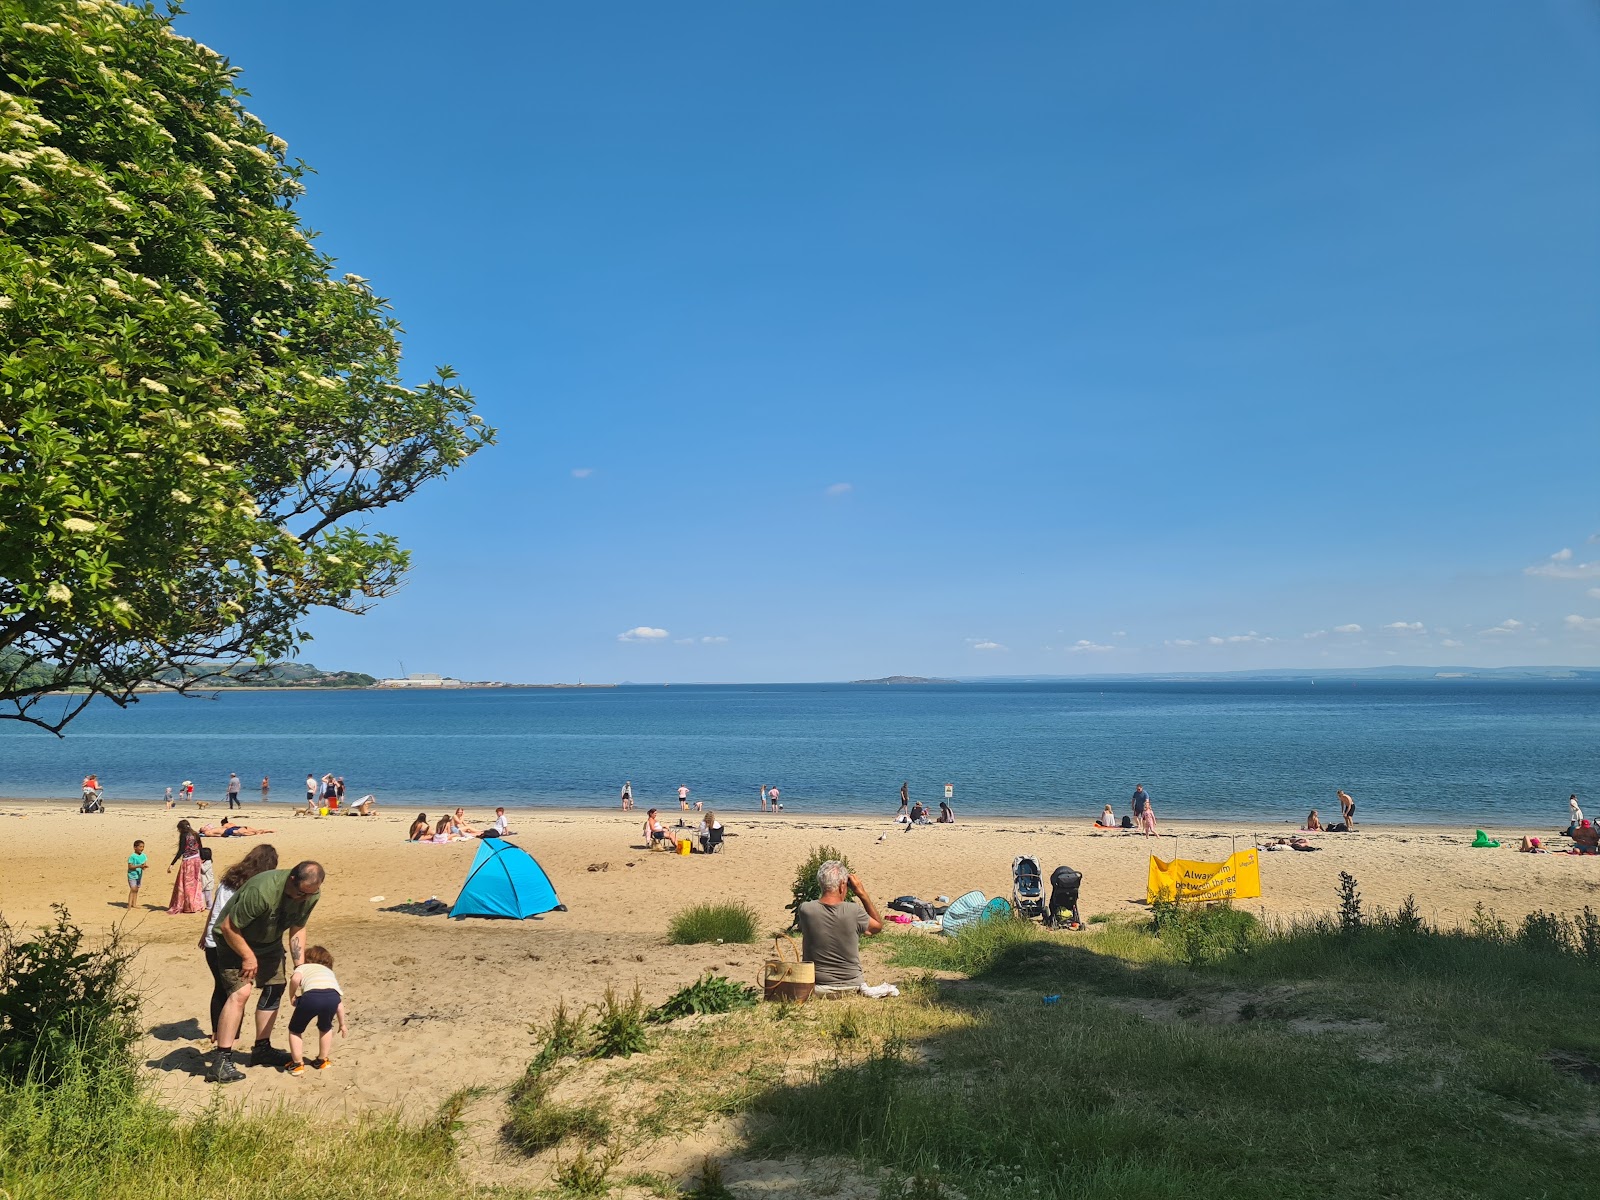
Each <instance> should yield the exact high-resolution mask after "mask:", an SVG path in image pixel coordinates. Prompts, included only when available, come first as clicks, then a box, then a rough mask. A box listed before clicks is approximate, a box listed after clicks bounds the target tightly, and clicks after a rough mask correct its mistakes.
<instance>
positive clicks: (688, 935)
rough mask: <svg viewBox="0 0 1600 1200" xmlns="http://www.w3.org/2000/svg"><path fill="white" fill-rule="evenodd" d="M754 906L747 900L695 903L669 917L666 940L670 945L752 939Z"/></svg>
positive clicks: (754, 917)
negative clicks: (746, 901)
mask: <svg viewBox="0 0 1600 1200" xmlns="http://www.w3.org/2000/svg"><path fill="white" fill-rule="evenodd" d="M759 920H760V918H759V917H758V916H757V915H756V910H755V909H753V908H751V907H750V906H749V905H748V904H743V903H737V902H735V903H732V904H696V905H694V906H693V907H690V908H686V909H684V910H683V911H682V912H680V913H679V914H677V916H675V917H673V918H672V920H671V922H670V923H669V924H668V925H667V941H668V942H670V943H671V944H672V945H674V946H691V945H694V944H696V943H699V942H739V943H741V944H743V943H749V942H753V941H755V940H756V930H757V928H759V926H758V925H757V922H758V921H759Z"/></svg>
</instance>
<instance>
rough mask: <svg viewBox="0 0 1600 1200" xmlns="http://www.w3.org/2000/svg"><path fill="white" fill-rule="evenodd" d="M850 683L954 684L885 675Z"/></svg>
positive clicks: (939, 680) (918, 676)
mask: <svg viewBox="0 0 1600 1200" xmlns="http://www.w3.org/2000/svg"><path fill="white" fill-rule="evenodd" d="M850 682H851V683H955V682H956V681H955V680H954V679H927V678H924V677H923V676H921V675H885V676H884V677H883V678H882V679H852V680H851V681H850Z"/></svg>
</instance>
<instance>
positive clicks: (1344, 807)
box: [1334, 788, 1356, 832]
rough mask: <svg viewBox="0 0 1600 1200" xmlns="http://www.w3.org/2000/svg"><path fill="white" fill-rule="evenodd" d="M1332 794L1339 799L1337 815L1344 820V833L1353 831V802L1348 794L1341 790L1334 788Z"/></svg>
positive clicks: (1354, 814)
mask: <svg viewBox="0 0 1600 1200" xmlns="http://www.w3.org/2000/svg"><path fill="white" fill-rule="evenodd" d="M1334 794H1335V795H1337V796H1338V797H1339V815H1340V816H1341V817H1343V818H1344V827H1345V830H1346V832H1349V831H1351V830H1354V829H1355V827H1356V802H1355V800H1353V799H1352V798H1351V796H1350V793H1349V792H1347V791H1345V790H1344V789H1343V788H1336V789H1335V790H1334Z"/></svg>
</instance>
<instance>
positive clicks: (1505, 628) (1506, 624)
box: [1478, 617, 1522, 637]
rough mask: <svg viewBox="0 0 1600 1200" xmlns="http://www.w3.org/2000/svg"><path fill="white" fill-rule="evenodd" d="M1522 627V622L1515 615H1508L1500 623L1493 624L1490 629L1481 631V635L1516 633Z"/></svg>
mask: <svg viewBox="0 0 1600 1200" xmlns="http://www.w3.org/2000/svg"><path fill="white" fill-rule="evenodd" d="M1521 628H1522V622H1521V621H1519V620H1517V619H1516V618H1515V617H1507V618H1506V619H1505V620H1504V621H1501V622H1500V624H1498V625H1491V626H1490V627H1489V628H1488V629H1484V630H1481V631H1479V635H1478V636H1479V637H1492V636H1493V635H1495V634H1503V633H1515V632H1516V631H1517V630H1519V629H1521Z"/></svg>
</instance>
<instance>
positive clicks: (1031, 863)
mask: <svg viewBox="0 0 1600 1200" xmlns="http://www.w3.org/2000/svg"><path fill="white" fill-rule="evenodd" d="M1011 907H1012V908H1014V909H1016V910H1017V915H1018V916H1019V917H1030V918H1031V917H1040V918H1043V917H1045V916H1046V915H1047V914H1046V913H1045V908H1044V876H1043V875H1041V874H1040V873H1039V860H1038V859H1036V858H1034V857H1033V855H1031V854H1019V855H1017V857H1016V858H1014V859H1013V860H1012V861H1011Z"/></svg>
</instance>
